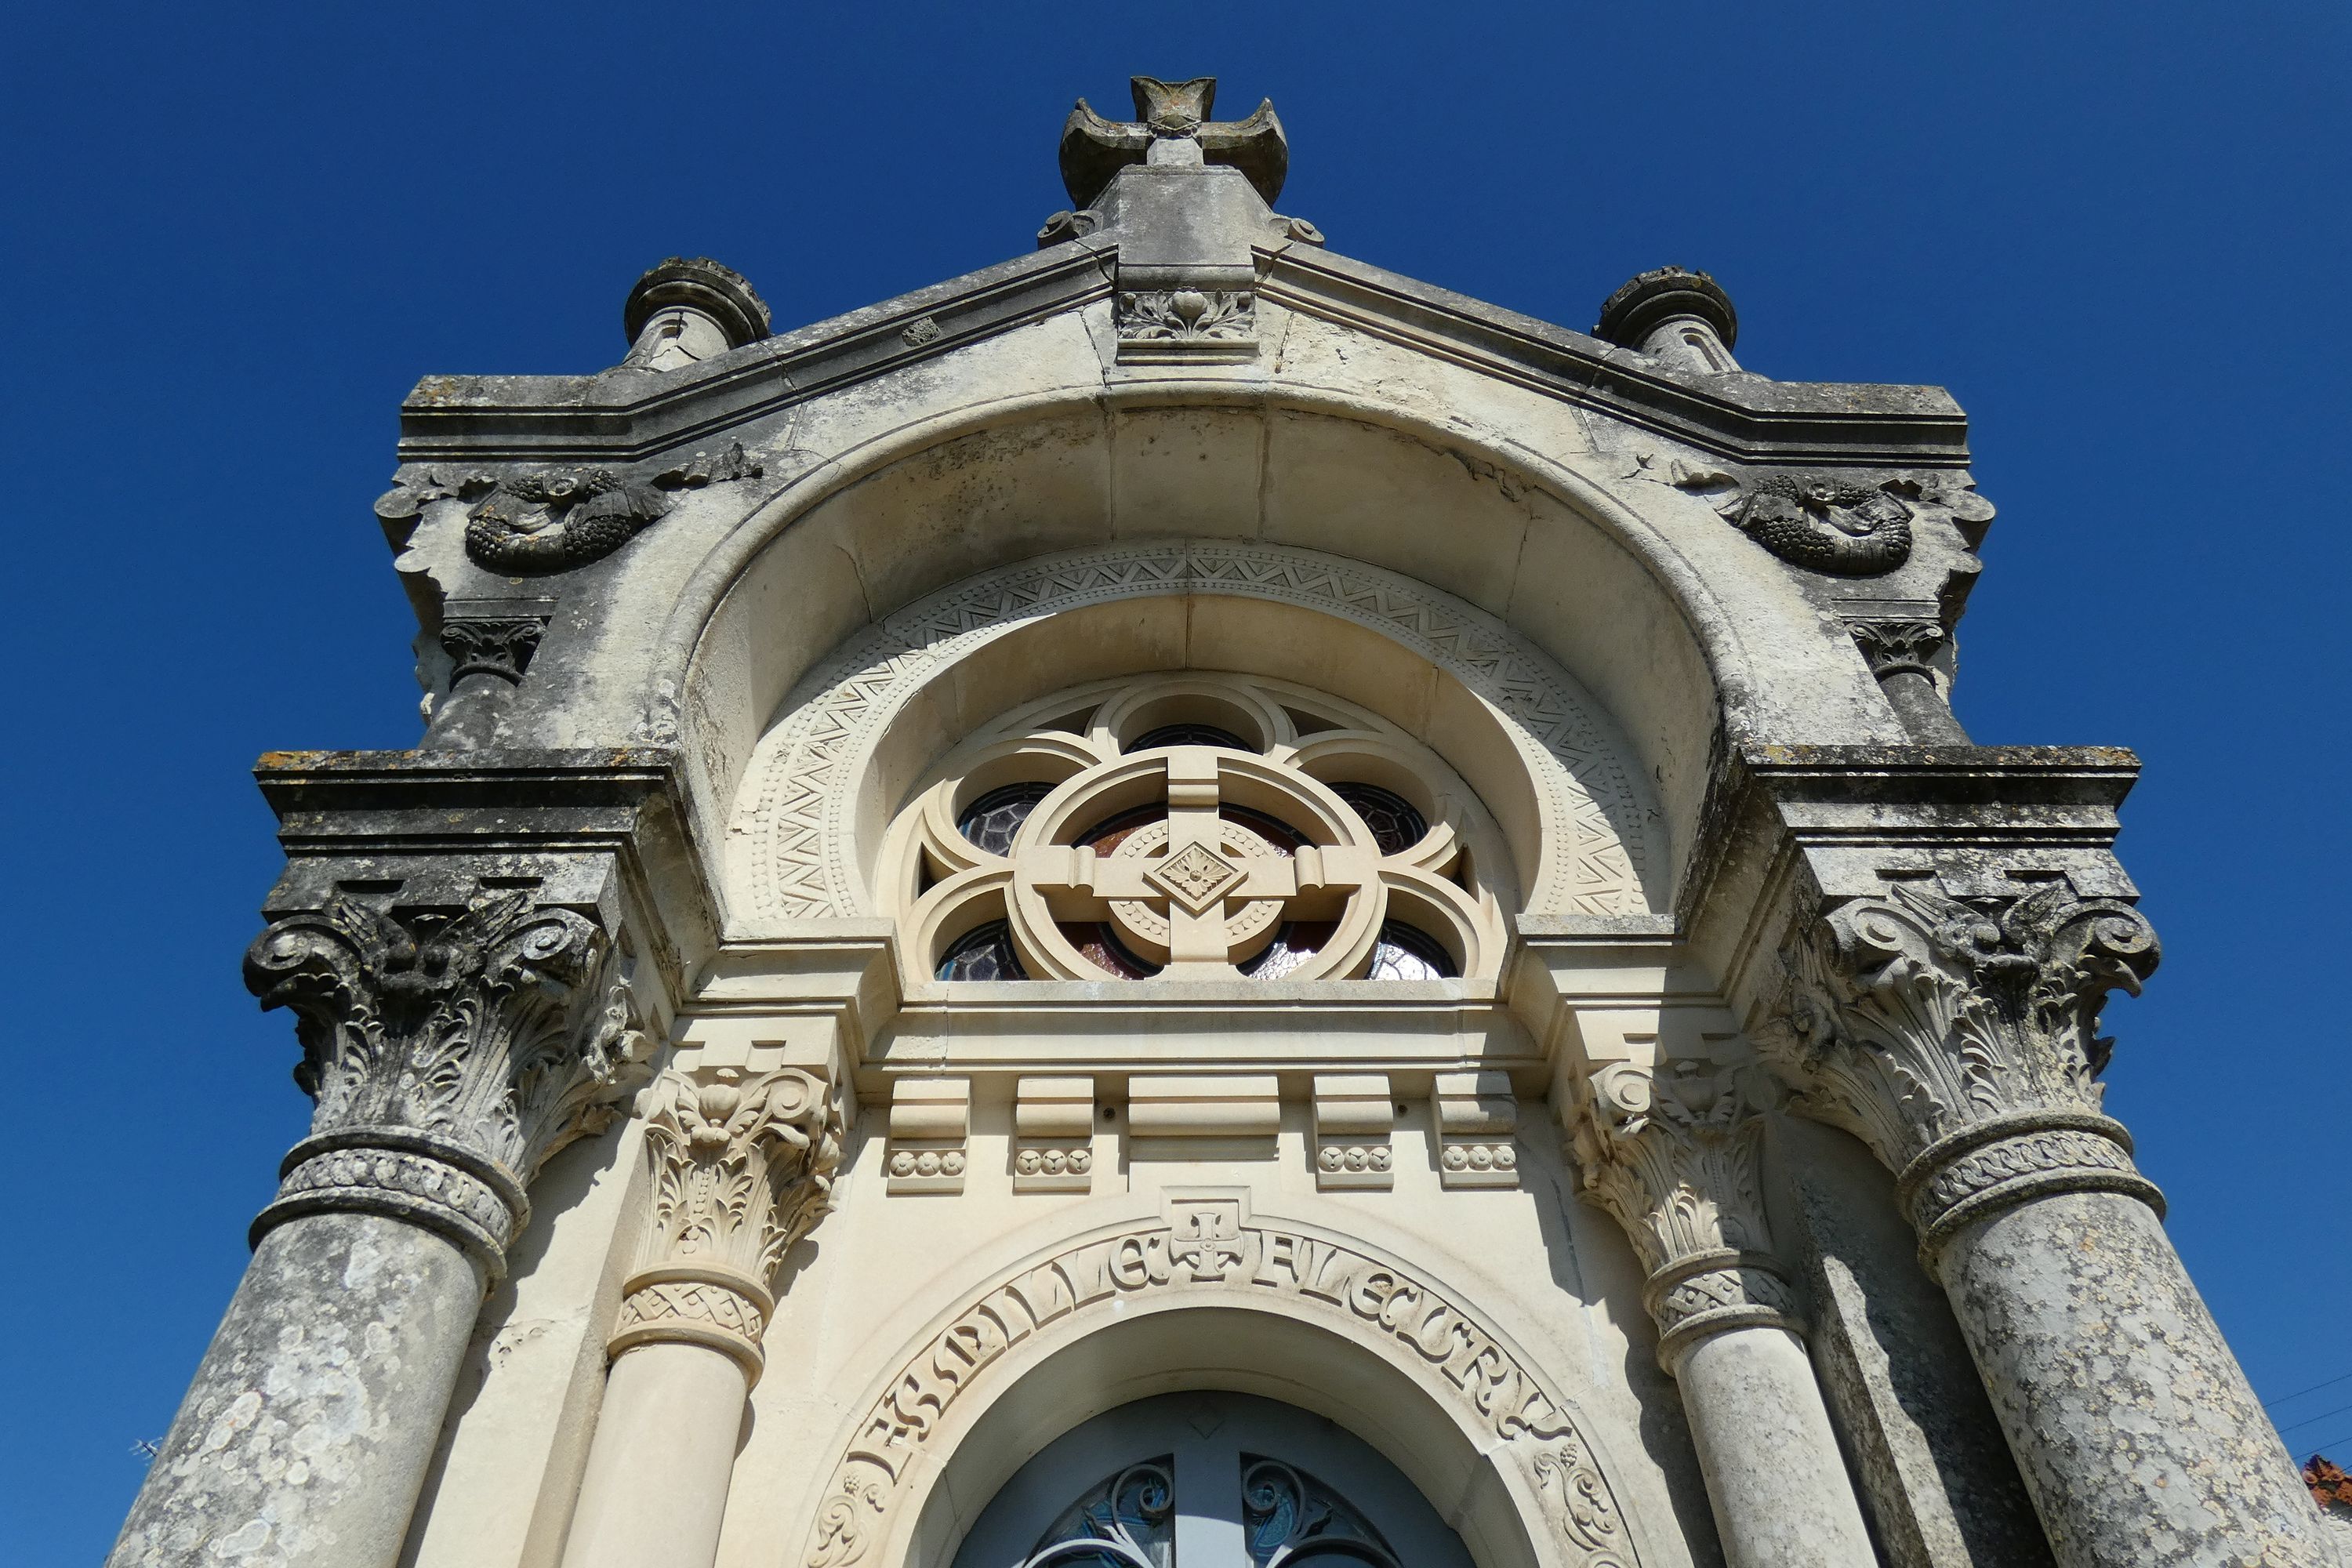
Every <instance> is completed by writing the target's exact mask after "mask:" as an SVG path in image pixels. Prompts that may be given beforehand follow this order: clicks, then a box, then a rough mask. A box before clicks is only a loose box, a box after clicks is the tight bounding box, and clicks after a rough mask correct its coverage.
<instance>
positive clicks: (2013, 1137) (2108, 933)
mask: <svg viewBox="0 0 2352 1568" xmlns="http://www.w3.org/2000/svg"><path fill="white" fill-rule="evenodd" d="M2157 959H2158V945H2157V940H2156V933H2155V932H2154V931H2152V930H2150V929H2149V927H2148V924H2147V921H2146V920H2145V919H2143V918H2142V917H2141V915H2140V914H2139V912H2138V911H2137V910H2135V909H2133V908H2132V907H2131V906H2130V905H2129V904H2126V903H2123V902H2119V901H2117V900H2111V899H2084V898H2081V897H2078V896H2077V895H2076V893H2075V891H2074V888H2073V887H2072V885H2071V884H2069V883H2068V882H2066V881H2065V880H2063V879H2058V880H2051V881H2046V882H2044V883H2042V885H2041V886H2039V887H2037V888H2034V889H2032V890H2031V891H2028V892H2025V893H2023V894H2022V895H2021V896H2012V897H2006V898H1980V899H1971V900H1965V901H1964V900H1959V899H1955V898H1952V897H1949V896H1948V895H1947V894H1946V893H1945V892H1943V891H1941V890H1939V889H1937V888H1936V887H1934V886H1933V885H1932V884H1929V883H1926V882H1912V881H1898V882H1893V883H1890V884H1888V885H1887V887H1886V890H1885V894H1884V895H1883V896H1881V897H1876V898H1862V899H1856V900H1852V901H1850V902H1847V903H1845V904H1843V906H1841V907H1839V908H1837V909H1835V910H1833V911H1832V912H1830V913H1828V914H1827V915H1825V916H1817V917H1814V918H1811V919H1808V920H1801V921H1798V922H1797V923H1796V925H1795V926H1794V927H1793V928H1792V930H1791V931H1790V936H1789V939H1788V941H1787V942H1786V943H1785V944H1784V946H1783V949H1782V952H1781V966H1782V991H1781V994H1780V1001H1779V1003H1778V1005H1776V1006H1774V1007H1773V1008H1772V1009H1771V1012H1772V1014H1773V1016H1772V1017H1771V1019H1770V1020H1769V1022H1768V1024H1767V1026H1765V1027H1764V1028H1763V1029H1762V1030H1761V1031H1760V1032H1759V1041H1758V1044H1759V1049H1760V1050H1761V1052H1762V1053H1763V1055H1764V1057H1765V1058H1766V1060H1767V1061H1768V1062H1769V1064H1770V1065H1771V1066H1772V1068H1773V1069H1774V1070H1775V1071H1776V1072H1777V1073H1778V1074H1779V1075H1780V1077H1781V1078H1783V1079H1785V1080H1786V1081H1787V1082H1788V1083H1789V1084H1790V1086H1791V1087H1792V1088H1794V1089H1796V1090H1797V1091H1798V1097H1797V1100H1796V1101H1795V1105H1794V1108H1795V1109H1796V1110H1801V1111H1802V1112H1804V1113H1806V1114H1808V1115H1811V1116H1813V1117H1815V1118H1816V1119H1818V1120H1820V1121H1826V1122H1829V1123H1830V1124H1832V1126H1837V1127H1842V1128H1843V1129H1844V1130H1846V1131H1849V1132H1852V1133H1853V1135H1854V1136H1855V1137H1857V1138H1860V1139H1861V1140H1862V1141H1863V1142H1864V1143H1867V1144H1868V1145H1869V1146H1870V1147H1871V1149H1872V1151H1873V1152H1875V1153H1876V1154H1877V1155H1878V1157H1879V1159H1880V1160H1882V1161H1884V1162H1885V1164H1886V1165H1887V1167H1888V1168H1889V1169H1891V1170H1893V1171H1895V1173H1896V1192H1897V1194H1898V1196H1899V1197H1900V1199H1901V1201H1902V1202H1903V1204H1904V1205H1905V1207H1906V1210H1907V1211H1908V1213H1909V1215H1910V1216H1911V1219H1912V1222H1913V1224H1914V1225H1915V1226H1917V1228H1918V1232H1919V1237H1920V1251H1921V1257H1922V1258H1923V1259H1924V1260H1925V1261H1926V1262H1927V1266H1928V1268H1930V1270H1931V1271H1932V1270H1933V1269H1934V1268H1935V1266H1936V1258H1937V1255H1938V1254H1939V1252H1940V1251H1941V1248H1942V1246H1943V1244H1944V1243H1945V1242H1946V1241H1947V1240H1948V1239H1949V1237H1951V1236H1952V1235H1953V1234H1954V1233H1955V1232H1957V1231H1958V1229H1959V1228H1960V1227H1961V1226H1965V1225H1967V1224H1969V1223H1970V1222H1971V1221H1974V1220H1977V1219H1979V1218H1983V1217H1985V1216H1987V1215H1991V1214H1995V1213H1997V1212H1999V1211H2000V1210H2001V1209H2003V1208H2007V1207H2009V1206H2011V1205H2016V1204H2020V1203H2024V1202H2027V1201H2029V1200H2031V1199H2032V1198H2036V1197H2039V1196H2042V1195H2044V1194H2051V1193H2060V1192H2085V1191H2090V1192H2115V1193H2122V1194H2128V1195H2130V1196H2133V1197H2137V1198H2138V1199H2140V1200H2141V1201H2143V1202H2145V1203H2147V1204H2148V1205H2150V1206H2151V1207H2155V1208H2156V1209H2158V1212H2159V1213H2160V1212H2161V1211H2162V1205H2163V1199H2162V1195H2161V1194H2159V1193H2158V1191H2157V1189H2156V1187H2155V1185H2154V1184H2152V1183H2150V1182H2149V1181H2148V1180H2147V1178H2146V1177H2144V1176H2142V1175H2141V1174H2140V1173H2139V1172H2138V1170H2137V1168H2136V1167H2135V1166H2134V1165H2133V1163H2132V1160H2131V1139H2130V1136H2129V1134H2128V1133H2126V1131H2125V1130H2124V1128H2123V1126H2122V1124H2121V1123H2119V1122H2117V1121H2114V1120H2113V1119H2111V1118H2109V1117H2107V1116H2105V1115H2104V1114H2103V1113H2102V1112H2101V1109H2100V1105H2101V1100H2102V1089H2101V1087H2100V1085H2099V1084H2098V1082H2097V1081H2096V1075H2097V1073H2098V1072H2099V1070H2100V1069H2101V1068H2104V1067H2105V1064H2106V1058H2107V1056H2108V1053H2109V1051H2110V1050H2111V1049H2112V1047H2113V1042H2112V1041H2108V1040H2103V1039H2101V1038H2099V1037H2098V1018H2099V1012H2100V1009H2101V1007H2102V1006H2103V1005H2105V1000H2106V997H2107V994H2108V993H2110V992H2113V991H2118V990H2120V991H2124V992H2126V993H2129V994H2137V993H2138V991H2139V988H2140V983H2141V982H2142V981H2143V980H2145V979H2146V978H2147V976H2148V974H2149V973H2152V972H2153V971H2154V970H2155V968H2156V964H2157Z"/></svg>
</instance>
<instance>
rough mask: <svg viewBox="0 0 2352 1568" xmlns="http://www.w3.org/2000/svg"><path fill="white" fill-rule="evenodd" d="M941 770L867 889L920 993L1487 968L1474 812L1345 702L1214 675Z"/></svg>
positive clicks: (1412, 974)
mask: <svg viewBox="0 0 2352 1568" xmlns="http://www.w3.org/2000/svg"><path fill="white" fill-rule="evenodd" d="M1082 697H1091V699H1092V700H1091V701H1090V702H1085V703H1082V704H1081V705H1080V706H1078V707H1076V709H1075V710H1071V711H1067V712H1058V713H1057V712H1055V711H1054V710H1055V707H1056V706H1057V704H1058V703H1059V702H1075V701H1077V700H1079V699H1080V698H1082ZM1307 702H1312V703H1314V704H1315V706H1314V707H1313V708H1307V707H1305V706H1302V704H1304V703H1307ZM1000 737H1001V738H1000ZM950 763H961V766H950V768H949V769H948V770H947V771H948V772H949V774H950V776H948V777H946V778H944V779H942V780H940V782H938V783H936V784H933V785H932V786H931V787H930V788H929V789H928V790H925V791H923V792H921V793H920V794H919V795H918V797H917V799H916V801H915V802H914V803H913V804H912V805H909V807H908V809H907V810H906V811H905V812H903V813H902V814H901V816H900V818H899V821H898V824H897V825H896V826H894V827H893V828H892V830H891V833H890V835H889V837H888V841H887V844H886V848H885V860H886V862H891V863H893V864H890V865H886V867H885V868H883V871H882V875H881V879H880V880H881V881H882V883H883V884H884V886H885V887H886V888H887V887H889V886H891V885H892V884H894V883H895V884H896V886H897V887H898V889H901V893H900V896H901V897H902V898H903V899H904V900H906V902H907V905H908V933H907V934H908V939H909V946H910V947H911V948H912V949H913V950H914V951H913V954H912V956H913V957H914V958H915V961H916V963H919V964H920V965H921V966H922V967H923V968H925V969H927V970H932V971H935V973H936V974H937V977H938V978H940V979H953V980H1004V979H1016V980H1017V979H1037V980H1083V981H1100V980H1103V979H1105V978H1108V977H1113V976H1116V977H1119V978H1129V979H1140V978H1157V979H1164V980H1175V981H1185V980H1195V981H1198V980H1211V981H1213V980H1232V979H1237V978H1241V977H1243V976H1250V977H1254V978H1258V979H1276V978H1279V979H1284V980H1321V979H1357V978H1378V979H1391V980H1398V979H1402V980H1426V979H1436V978H1444V977H1447V976H1451V975H1457V974H1469V973H1478V972H1480V970H1481V969H1482V968H1484V967H1488V966H1489V965H1490V961H1491V958H1492V956H1493V955H1494V954H1495V953H1496V952H1499V950H1500V945H1501V943H1500V935H1499V931H1500V919H1499V906H1498V904H1497V902H1496V899H1495V897H1494V896H1493V894H1492V892H1491V891H1490V890H1489V889H1486V888H1484V887H1481V886H1480V885H1478V883H1477V882H1476V881H1475V880H1474V879H1472V878H1471V876H1470V867H1471V862H1472V860H1473V859H1474V858H1479V859H1483V860H1486V862H1487V863H1489V864H1492V863H1495V862H1496V860H1497V859H1498V858H1499V857H1498V856H1496V854H1495V851H1496V848H1497V847H1498V846H1497V844H1496V840H1495V839H1494V837H1493V830H1492V828H1491V825H1490V824H1489V823H1488V820H1487V818H1486V814H1485V812H1484V809H1483V808H1482V807H1480V806H1479V805H1477V804H1476V802H1475V800H1473V799H1471V798H1470V796H1469V795H1468V792H1467V790H1466V789H1465V787H1463V786H1462V785H1461V784H1460V781H1459V780H1458V778H1456V777H1455V776H1454V774H1453V773H1452V771H1451V770H1450V769H1448V768H1446V767H1445V766H1444V763H1441V762H1438V761H1437V760H1436V759H1435V757H1434V756H1433V755H1432V754H1430V753H1428V752H1427V751H1426V749H1425V748H1423V747H1421V746H1419V745H1418V743H1417V742H1412V740H1410V738H1408V737H1406V736H1404V735H1403V734H1402V732H1400V731H1395V730H1394V729H1393V727H1392V726H1390V725H1387V724H1385V723H1383V722H1382V721H1379V720H1378V719H1375V718H1373V717H1372V716H1370V715H1369V714H1366V713H1364V712H1362V710H1357V709H1354V708H1352V707H1351V706H1349V705H1345V704H1339V703H1337V702H1335V701H1333V700H1330V699H1328V698H1319V697H1315V696H1312V695H1310V694H1307V693H1305V692H1304V691H1303V690H1302V689H1296V688H1291V687H1288V686H1287V685H1286V684H1285V683H1278V682H1271V681H1265V680H1262V679H1245V678H1242V677H1234V676H1215V675H1207V674H1200V673H1194V674H1188V675H1184V676H1167V677H1153V678H1146V679H1142V680H1140V681H1131V682H1125V683H1118V684H1116V685H1114V684H1113V683H1100V684H1098V685H1097V687H1094V688H1087V689H1083V690H1082V691H1080V692H1077V693H1067V694H1065V695H1064V696H1063V697H1062V698H1061V699H1058V700H1046V701H1045V702H1042V703H1034V704H1031V705H1029V706H1028V707H1027V708H1025V709H1024V710H1022V712H1021V713H1020V714H1016V715H1013V716H1009V717H1008V719H1007V720H1006V721H1000V723H999V724H998V725H996V726H993V727H992V731H984V732H983V734H982V736H980V737H976V738H975V740H974V741H973V742H968V743H967V744H966V745H965V746H964V747H962V748H961V749H960V750H959V752H958V753H956V755H955V756H954V757H953V758H951V759H950ZM1473 838H1478V839H1482V840H1483V841H1484V843H1485V846H1486V847H1485V849H1483V850H1482V851H1481V853H1480V855H1479V856H1477V857H1474V856H1473V855H1471V854H1470V853H1469V849H1470V844H1471V840H1472V839H1473Z"/></svg>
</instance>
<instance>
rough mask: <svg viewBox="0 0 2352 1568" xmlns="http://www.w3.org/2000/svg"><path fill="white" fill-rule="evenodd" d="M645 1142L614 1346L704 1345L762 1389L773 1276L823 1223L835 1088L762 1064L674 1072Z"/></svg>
mask: <svg viewBox="0 0 2352 1568" xmlns="http://www.w3.org/2000/svg"><path fill="white" fill-rule="evenodd" d="M655 1100H656V1103H655V1106H654V1109H653V1110H652V1111H651V1113H650V1114H649V1115H648V1117H647V1125H646V1150H647V1154H648V1157H649V1159H650V1160H651V1162H652V1166H653V1209H652V1213H651V1215H650V1216H649V1225H648V1229H647V1235H646V1247H645V1250H644V1253H643V1259H644V1261H643V1262H642V1264H641V1266H640V1267H639V1268H637V1270H636V1272H635V1273H634V1274H633V1275H631V1276H630V1278H629V1279H628V1281H627V1283H626V1285H625V1287H624V1297H625V1299H624V1300H623V1301H622V1303H621V1315H620V1321H619V1323H618V1325H617V1326H616V1327H615V1329H614V1333H613V1337H612V1340H611V1342H610V1345H609V1349H610V1352H611V1353H612V1354H613V1355H614V1356H615V1357H618V1356H619V1355H621V1354H622V1353H623V1352H626V1351H628V1350H630V1349H633V1348H634V1347H635V1346H638V1345H644V1344H655V1343H659V1342H680V1343H686V1344H698V1345H703V1346H706V1347H708V1348H709V1349H712V1350H716V1351H718V1352H720V1353H721V1354H724V1355H727V1356H729V1357H731V1358H732V1359H733V1360H734V1361H735V1362H736V1363H738V1364H739V1365H740V1366H741V1367H742V1369H743V1376H744V1381H745V1382H746V1383H747V1384H751V1383H756V1382H758V1381H759V1377H760V1369H761V1364H762V1360H763V1352H761V1335H762V1334H763V1333H764V1332H765V1331H766V1329H767V1323H768V1319H769V1316H770V1315H771V1314H772V1312H773V1310H775V1295H774V1283H775V1276H776V1270H777V1268H779V1267H780V1266H781V1265H782V1263H783V1260H784V1255H785V1254H786V1253H788V1252H790V1251H791V1250H792V1249H793V1246H794V1245H795V1244H796V1243H798V1242H799V1241H800V1240H801V1238H802V1237H805V1236H806V1235H808V1233H809V1232H810V1230H811V1229H813V1228H814V1226H815V1225H816V1222H817V1221H818V1219H820V1218H821V1217H823V1215H824V1212H825V1209H826V1207H827V1206H828V1205H830V1203H831V1201H832V1196H833V1180H834V1173H835V1171H837V1170H838V1169H839V1167H840V1164H841V1153H842V1144H843V1141H844V1138H845V1121H844V1118H843V1116H842V1111H841V1107H840V1105H839V1104H838V1102H837V1101H836V1100H835V1096H834V1094H833V1092H832V1089H831V1087H830V1086H829V1085H828V1084H827V1083H826V1082H825V1080H824V1079H823V1078H820V1077H818V1076H817V1075H815V1074H814V1073H810V1072H804V1071H802V1070H800V1069H799V1068H782V1067H778V1068H765V1069H762V1068H761V1067H759V1066H758V1065H757V1064H756V1063H746V1064H744V1065H740V1066H738V1065H716V1064H708V1063H706V1064H705V1065H701V1066H698V1067H696V1068H692V1069H688V1070H679V1069H673V1070H671V1071H670V1072H668V1073H667V1074H665V1075H664V1076H663V1078H662V1080H661V1082H660V1083H659V1084H658V1085H657V1086H656V1090H655Z"/></svg>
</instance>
